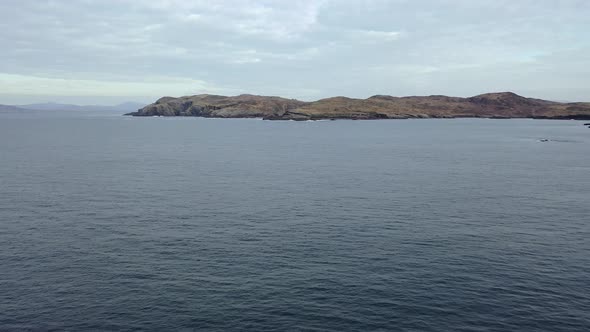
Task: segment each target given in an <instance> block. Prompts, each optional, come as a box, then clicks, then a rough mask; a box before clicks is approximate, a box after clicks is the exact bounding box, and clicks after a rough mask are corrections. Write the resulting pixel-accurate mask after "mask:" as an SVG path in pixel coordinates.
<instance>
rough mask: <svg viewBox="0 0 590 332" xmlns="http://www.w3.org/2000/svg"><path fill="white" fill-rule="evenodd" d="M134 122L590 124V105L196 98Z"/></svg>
mask: <svg viewBox="0 0 590 332" xmlns="http://www.w3.org/2000/svg"><path fill="white" fill-rule="evenodd" d="M128 115H133V116H199V117H214V118H251V117H261V118H264V119H268V120H319V119H407V118H455V117H479V118H541V119H590V103H557V102H551V101H547V100H540V99H533V98H525V97H522V96H519V95H517V94H514V93H511V92H502V93H487V94H482V95H478V96H474V97H470V98H459V97H447V96H425V97H418V96H414V97H392V96H383V95H377V96H372V97H370V98H367V99H353V98H346V97H333V98H326V99H321V100H318V101H315V102H303V101H299V100H295V99H285V98H280V97H265V96H254V95H239V96H235V97H225V96H216V95H196V96H186V97H180V98H173V97H164V98H160V99H159V100H157V101H156V102H155V103H153V104H150V105H148V106H146V107H144V108H141V109H139V110H138V111H137V112H133V113H129V114H128Z"/></svg>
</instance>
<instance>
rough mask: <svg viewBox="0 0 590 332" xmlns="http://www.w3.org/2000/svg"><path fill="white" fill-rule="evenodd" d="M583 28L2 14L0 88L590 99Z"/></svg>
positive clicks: (64, 0)
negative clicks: (504, 93) (490, 93)
mask: <svg viewBox="0 0 590 332" xmlns="http://www.w3.org/2000/svg"><path fill="white" fill-rule="evenodd" d="M588 16H590V2H588V1H579V0H563V1H559V2H556V1H550V0H537V1H532V0H521V1H517V2H514V1H508V0H493V1H492V0H481V1H467V0H424V1H407V0H388V1H385V0H363V1H353V0H338V1H336V0H301V1H281V0H262V1H254V0H219V1H214V2H211V1H205V0H191V1H189V0H154V1H143V0H100V1H99V0H51V1H39V0H19V1H1V2H0V43H1V44H2V45H3V52H0V77H2V86H1V87H2V89H5V90H9V91H12V92H11V93H15V94H18V93H22V94H23V95H25V92H26V95H30V94H43V95H52V94H54V95H60V94H63V93H71V94H77V95H81V94H90V95H95V96H106V95H112V94H115V95H120V94H125V93H126V94H128V95H130V96H132V95H137V94H149V95H150V96H153V97H154V98H157V97H158V96H160V95H163V94H171V95H180V94H185V93H189V92H193V91H194V92H195V93H197V92H202V91H221V92H223V93H231V92H238V91H239V92H251V93H259V94H273V93H277V92H280V93H281V94H284V95H285V96H288V97H298V98H311V97H324V96H329V95H351V96H359V97H366V96H369V95H372V94H376V93H387V94H396V95H401V94H412V95H416V94H432V93H445V94H455V95H469V94H473V93H475V92H484V91H486V90H491V89H493V90H515V91H516V90H520V91H527V92H528V93H531V94H535V95H537V96H541V97H542V96H543V95H552V94H557V95H563V97H562V98H559V99H588V98H589V97H588V96H590V75H587V73H586V71H587V70H586V69H585V68H590V59H589V58H588V57H587V54H588V50H589V48H590V40H589V39H588V38H587V36H586V34H587V31H590V21H589V20H588V19H587V17H588ZM25 78H27V79H26V84H25V83H23V82H24V81H23V80H25ZM68 82H69V83H68ZM113 87H115V88H113ZM558 90H559V91H560V92H554V91H558ZM564 91H565V92H564ZM568 91H573V92H568ZM221 92H220V93H221ZM557 97H559V96H557ZM1 102H2V100H0V103H1Z"/></svg>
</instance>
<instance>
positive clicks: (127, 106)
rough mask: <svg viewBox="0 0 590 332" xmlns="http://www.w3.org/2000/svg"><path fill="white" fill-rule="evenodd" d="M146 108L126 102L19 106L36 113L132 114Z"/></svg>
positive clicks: (139, 104)
mask: <svg viewBox="0 0 590 332" xmlns="http://www.w3.org/2000/svg"><path fill="white" fill-rule="evenodd" d="M143 106H145V104H141V103H135V102H125V103H121V104H117V105H113V106H104V105H73V104H59V103H39V104H28V105H18V106H17V107H19V108H22V109H28V110H36V111H121V112H131V111H136V110H138V109H140V108H142V107H143Z"/></svg>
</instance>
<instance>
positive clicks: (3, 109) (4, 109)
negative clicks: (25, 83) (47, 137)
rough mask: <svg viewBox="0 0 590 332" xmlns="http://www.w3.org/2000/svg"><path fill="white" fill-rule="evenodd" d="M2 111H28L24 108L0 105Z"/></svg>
mask: <svg viewBox="0 0 590 332" xmlns="http://www.w3.org/2000/svg"><path fill="white" fill-rule="evenodd" d="M0 111H4V112H17V111H26V110H25V109H24V108H21V107H17V106H12V105H0Z"/></svg>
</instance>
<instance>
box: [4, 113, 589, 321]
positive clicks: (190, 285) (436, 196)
mask: <svg viewBox="0 0 590 332" xmlns="http://www.w3.org/2000/svg"><path fill="white" fill-rule="evenodd" d="M543 138H547V139H550V141H548V142H540V141H539V139H543ZM589 236H590V130H589V129H587V128H585V127H584V126H582V123H581V122H579V121H543V120H474V119H471V120H470V119H456V120H389V121H320V122H270V121H261V120H216V119H198V118H129V117H121V116H118V115H116V114H108V113H104V114H97V113H72V112H70V113H66V112H64V113H26V114H17V113H4V114H0V330H2V331H4V330H27V329H32V330H52V329H55V330H71V331H81V330H153V331H162V330H192V329H195V330H212V331H215V330H218V331H227V330H235V331H244V330H250V331H267V330H277V331H284V330H291V331H299V330H306V331H345V330H348V331H371V330H381V331H459V330H463V331H516V330H520V331H587V330H589V329H590V240H589Z"/></svg>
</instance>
